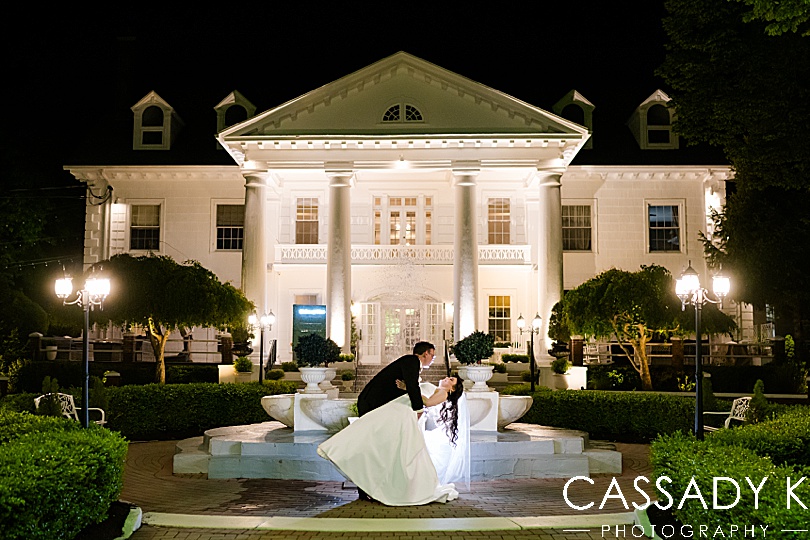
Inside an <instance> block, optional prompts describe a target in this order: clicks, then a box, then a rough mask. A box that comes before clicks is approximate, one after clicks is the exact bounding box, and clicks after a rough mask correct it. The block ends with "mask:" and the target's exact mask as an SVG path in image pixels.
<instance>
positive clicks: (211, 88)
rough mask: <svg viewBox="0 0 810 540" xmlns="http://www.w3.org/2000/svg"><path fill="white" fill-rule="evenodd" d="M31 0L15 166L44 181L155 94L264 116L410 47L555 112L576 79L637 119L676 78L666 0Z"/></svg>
mask: <svg viewBox="0 0 810 540" xmlns="http://www.w3.org/2000/svg"><path fill="white" fill-rule="evenodd" d="M521 4H525V5H526V6H530V7H524V6H522V5H521ZM30 5H31V6H32V7H31V8H29V9H30V10H31V11H30V12H29V13H28V15H27V16H26V15H25V14H24V13H23V14H20V16H18V17H17V18H11V17H9V18H6V20H5V23H4V28H3V29H2V31H0V39H2V44H3V50H4V52H5V53H6V54H5V55H4V59H3V65H4V70H3V74H4V77H3V78H4V84H3V92H4V94H5V99H4V104H5V106H6V107H7V111H6V115H7V116H6V120H7V123H6V129H4V130H3V133H2V137H3V146H2V149H3V150H2V151H3V154H2V155H3V163H2V166H3V169H4V170H7V169H8V167H9V165H10V163H9V161H14V162H15V165H16V166H17V167H19V166H20V164H22V163H25V164H28V165H30V164H33V163H36V164H37V165H38V167H37V169H38V172H39V173H41V174H42V175H43V181H47V178H51V179H53V178H61V179H64V178H65V177H64V174H65V173H62V172H61V166H62V165H64V164H65V160H66V159H67V156H69V155H70V152H69V148H70V145H71V144H72V142H73V141H74V140H77V137H75V134H74V133H73V132H74V130H76V129H79V130H81V129H84V128H92V126H94V120H95V119H96V118H97V117H98V116H100V114H101V112H103V111H104V110H105V109H106V108H109V107H114V106H118V107H121V106H126V107H130V106H131V105H133V104H134V103H135V102H136V101H137V100H138V99H140V98H141V97H142V96H143V95H145V94H146V93H147V92H149V91H150V90H153V89H154V90H156V91H157V92H158V94H160V95H161V96H162V97H163V98H164V99H166V100H167V101H169V103H173V101H174V102H176V101H177V100H178V99H179V98H180V97H182V98H184V99H186V98H187V97H188V96H189V95H195V94H196V95H199V96H200V99H206V100H207V101H211V103H210V107H213V105H215V104H216V102H218V101H219V100H220V99H222V98H223V97H225V96H226V95H227V94H228V93H229V92H231V91H232V90H234V89H237V90H239V91H240V92H242V93H243V94H244V95H245V96H246V97H247V98H248V99H250V100H251V101H252V102H253V103H254V104H255V105H256V106H257V112H261V111H263V110H266V109H269V108H271V107H274V106H276V105H279V104H281V103H284V102H286V101H287V100H290V99H293V98H295V97H297V96H299V95H301V94H303V93H305V92H308V91H310V90H312V89H315V88H317V87H319V86H322V85H324V84H326V83H329V82H331V81H333V80H335V79H337V78H339V77H341V76H343V75H346V74H348V73H351V72H353V71H355V70H357V69H360V68H362V67H364V66H366V65H368V64H370V63H372V62H375V61H377V60H380V59H382V58H384V57H386V56H388V55H390V54H393V53H395V52H397V51H400V50H403V51H406V52H408V53H411V54H413V55H416V56H418V57H420V58H422V59H424V60H427V61H429V62H432V63H434V64H437V65H439V66H441V67H444V68H447V69H449V70H451V71H454V72H456V73H458V74H461V75H464V76H466V77H468V78H471V79H473V80H476V81H478V82H480V83H483V84H485V85H488V86H491V87H493V88H496V89H498V90H501V91H503V92H506V93H507V94H510V95H512V96H514V97H517V98H519V99H522V100H524V101H527V102H529V103H532V104H534V105H537V106H539V107H542V108H545V109H550V108H551V106H552V105H553V104H554V103H555V102H556V101H557V100H558V99H559V98H561V97H562V96H563V95H564V94H565V93H567V92H568V91H569V90H571V89H572V88H576V89H577V90H579V91H580V92H581V93H582V94H583V95H584V96H585V97H586V98H588V99H591V100H592V101H594V102H595V104H596V105H597V108H598V107H599V103H600V102H601V103H604V102H605V99H606V98H609V99H613V100H614V101H615V100H616V99H622V100H626V101H625V102H626V103H627V105H626V107H627V114H628V115H629V113H630V112H631V111H632V108H633V107H634V106H635V105H637V104H638V103H640V102H641V101H642V100H643V99H645V98H646V97H647V96H649V94H651V93H652V92H653V91H654V90H655V89H656V88H658V87H661V86H662V83H661V81H660V80H659V79H657V78H656V77H655V76H654V73H653V72H654V70H655V69H656V68H657V67H658V66H659V65H660V63H661V62H662V60H663V56H664V46H663V44H664V41H665V37H664V33H663V31H662V29H661V18H662V16H663V15H664V9H663V2H662V0H661V1H656V0H630V1H624V2H605V1H603V0H601V1H581V2H549V1H542V2H539V1H538V2H525V3H509V2H500V3H496V2H488V3H482V4H473V3H466V2H465V3H448V2H424V3H422V2H406V3H397V5H396V6H395V7H392V6H393V3H387V2H386V3H384V2H368V3H366V2H348V3H341V4H337V3H331V4H328V5H326V4H322V3H315V2H311V3H310V2H306V3H305V2H296V3H294V4H288V3H279V2H267V3H264V4H263V5H262V7H259V8H250V7H245V6H244V4H241V3H240V4H238V5H237V4H234V8H233V13H230V12H229V11H230V10H229V6H228V5H227V4H216V5H215V6H216V10H214V9H212V8H203V7H202V5H203V4H202V3H200V4H197V5H194V6H193V7H191V8H189V9H178V8H176V7H171V8H166V7H165V6H164V5H163V4H160V3H157V4H150V5H148V6H147V8H148V11H144V10H142V9H141V10H140V11H139V7H138V6H137V5H135V4H132V5H129V7H127V8H126V9H124V8H122V7H120V6H121V5H122V4H118V3H114V4H110V5H114V6H115V9H114V10H106V11H104V10H101V11H98V10H95V11H90V10H82V9H66V8H54V9H55V10H51V9H50V8H49V9H48V10H44V9H43V8H42V7H41V6H39V5H38V4H34V3H31V4H30ZM476 5H477V6H479V7H474V6H476ZM33 9H37V10H42V11H43V12H42V13H40V12H39V11H37V12H34V11H33ZM59 10H61V11H59ZM43 17H45V18H44V19H43ZM122 47H125V48H128V50H129V51H130V53H129V55H123V54H122V53H121V50H122ZM122 83H123V85H122ZM122 88H125V90H124V91H123V96H122V90H121V89H122ZM116 100H118V102H116ZM212 100H213V101H212ZM600 100H601V101H600ZM117 103H118V104H117ZM121 103H123V104H124V105H121ZM9 120H10V123H9V122H8V121H9ZM42 145H45V147H44V148H43V146H42Z"/></svg>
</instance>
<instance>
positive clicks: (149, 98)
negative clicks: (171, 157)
mask: <svg viewBox="0 0 810 540" xmlns="http://www.w3.org/2000/svg"><path fill="white" fill-rule="evenodd" d="M132 113H133V126H132V148H133V150H169V149H170V148H171V145H172V142H173V141H174V138H175V137H176V136H177V133H178V131H180V128H181V127H182V126H183V121H182V120H180V117H179V116H177V114H176V113H175V112H174V109H173V108H172V107H171V106H170V105H169V104H168V103H166V102H165V101H164V100H163V99H162V98H161V97H160V96H159V95H157V93H156V92H154V91H152V92H149V93H148V94H146V96H144V97H143V99H141V100H140V101H139V102H138V103H136V104H135V105H133V106H132Z"/></svg>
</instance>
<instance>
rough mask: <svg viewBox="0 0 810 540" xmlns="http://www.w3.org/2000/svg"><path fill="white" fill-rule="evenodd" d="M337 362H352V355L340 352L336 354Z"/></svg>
mask: <svg viewBox="0 0 810 540" xmlns="http://www.w3.org/2000/svg"><path fill="white" fill-rule="evenodd" d="M338 362H354V355H353V354H351V353H349V354H341V355H340V356H338Z"/></svg>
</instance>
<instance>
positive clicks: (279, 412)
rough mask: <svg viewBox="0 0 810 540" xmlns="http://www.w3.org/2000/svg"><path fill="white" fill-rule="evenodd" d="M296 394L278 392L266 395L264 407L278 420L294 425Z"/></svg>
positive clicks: (286, 424) (263, 399) (265, 410)
mask: <svg viewBox="0 0 810 540" xmlns="http://www.w3.org/2000/svg"><path fill="white" fill-rule="evenodd" d="M294 403H295V394H278V395H275V396H264V397H263V398H262V408H263V409H264V412H266V413H267V414H269V415H270V417H271V418H273V419H274V420H278V421H279V422H281V423H282V424H284V425H285V426H287V427H293V425H294V424H293V420H294V418H293V417H294V412H295V408H294V407H293V405H294Z"/></svg>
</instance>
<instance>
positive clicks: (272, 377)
mask: <svg viewBox="0 0 810 540" xmlns="http://www.w3.org/2000/svg"><path fill="white" fill-rule="evenodd" d="M265 378H266V379H267V380H268V381H277V380H279V379H283V378H284V371H283V370H281V369H271V370H270V371H268V372H267V376H266V377H265Z"/></svg>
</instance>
